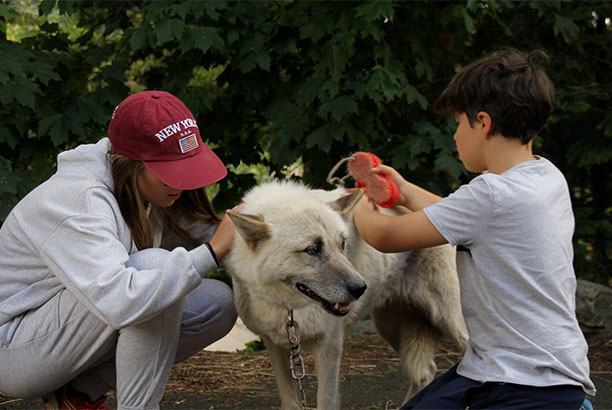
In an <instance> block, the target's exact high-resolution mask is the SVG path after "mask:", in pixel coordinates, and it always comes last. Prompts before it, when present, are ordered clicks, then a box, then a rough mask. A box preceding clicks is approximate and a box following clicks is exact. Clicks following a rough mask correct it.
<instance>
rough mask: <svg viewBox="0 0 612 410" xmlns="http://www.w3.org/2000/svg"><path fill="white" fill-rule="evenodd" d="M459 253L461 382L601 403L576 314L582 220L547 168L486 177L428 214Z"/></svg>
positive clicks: (523, 167) (536, 165)
mask: <svg viewBox="0 0 612 410" xmlns="http://www.w3.org/2000/svg"><path fill="white" fill-rule="evenodd" d="M424 212H425V214H426V215H427V217H428V218H429V220H430V221H431V222H432V223H433V225H434V226H435V227H436V229H438V231H439V232H440V233H441V234H442V235H443V236H444V237H445V238H446V240H448V242H449V243H451V244H452V245H456V246H457V270H458V273H459V281H460V284H461V305H462V309H463V315H464V317H465V322H466V324H467V327H468V331H469V334H470V340H469V343H468V348H467V351H466V353H465V356H464V358H463V360H462V361H461V363H460V365H459V368H458V373H459V374H460V375H462V376H465V377H468V378H470V379H473V380H477V381H481V382H485V381H492V382H508V383H516V384H522V385H530V386H553V385H564V384H570V385H580V386H582V387H583V389H584V391H585V392H586V393H587V394H591V395H593V394H594V393H595V387H594V385H593V383H592V381H591V380H590V378H589V362H588V358H587V350H588V346H587V343H586V341H585V339H584V336H583V334H582V332H581V330H580V327H579V325H578V321H577V319H576V313H575V307H576V306H575V294H576V277H575V274H574V269H573V265H572V261H573V247H572V235H573V232H574V215H573V212H572V206H571V201H570V195H569V190H568V187H567V182H566V181H565V178H564V177H563V174H562V173H561V172H560V171H559V170H558V169H557V168H556V167H555V166H554V165H553V164H552V163H551V162H550V161H548V160H546V159H544V158H541V157H538V159H537V160H533V161H528V162H523V163H521V164H519V165H517V166H515V167H513V168H511V169H510V170H508V171H506V172H504V173H503V174H501V175H496V174H491V173H487V174H482V175H479V176H478V177H476V178H474V179H473V180H472V181H471V182H470V183H469V184H467V185H464V186H462V187H461V188H459V189H458V190H457V191H456V192H454V193H453V194H451V195H450V196H448V197H447V198H444V199H442V200H441V201H440V202H438V203H436V204H435V205H432V206H430V207H427V208H425V209H424Z"/></svg>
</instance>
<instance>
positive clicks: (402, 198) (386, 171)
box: [372, 164, 408, 206]
mask: <svg viewBox="0 0 612 410" xmlns="http://www.w3.org/2000/svg"><path fill="white" fill-rule="evenodd" d="M372 172H373V173H375V174H379V175H382V176H385V177H387V178H389V179H390V180H391V181H393V182H395V185H397V188H398V189H399V198H398V200H397V205H404V204H405V203H406V201H407V200H408V198H407V195H406V193H405V187H406V184H408V181H406V180H405V179H404V177H402V176H401V175H400V173H399V172H397V171H396V170H395V168H393V167H390V166H388V165H383V164H380V165H378V166H376V167H375V168H372ZM404 206H405V205H404Z"/></svg>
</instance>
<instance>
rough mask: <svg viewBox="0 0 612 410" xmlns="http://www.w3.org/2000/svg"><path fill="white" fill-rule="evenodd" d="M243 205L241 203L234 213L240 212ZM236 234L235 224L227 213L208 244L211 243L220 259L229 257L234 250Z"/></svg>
mask: <svg viewBox="0 0 612 410" xmlns="http://www.w3.org/2000/svg"><path fill="white" fill-rule="evenodd" d="M243 205H244V204H243V203H240V204H239V205H237V206H235V207H234V208H232V211H236V212H238V211H240V209H241V208H242V207H243ZM235 234H236V227H235V226H234V223H233V222H232V220H231V219H230V217H229V215H227V213H226V214H225V215H223V218H221V222H220V223H219V226H218V227H217V230H216V231H215V234H214V235H213V237H212V238H211V240H210V241H209V242H208V243H210V246H212V248H213V250H214V252H215V254H216V255H217V257H218V258H219V259H223V257H224V256H225V255H227V254H228V253H229V251H230V250H231V249H232V244H233V243H234V235H235Z"/></svg>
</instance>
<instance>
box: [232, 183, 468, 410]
mask: <svg viewBox="0 0 612 410" xmlns="http://www.w3.org/2000/svg"><path fill="white" fill-rule="evenodd" d="M361 194H362V193H361V192H360V191H358V192H356V193H354V194H351V195H346V194H345V192H344V191H343V190H341V189H339V190H335V191H323V190H312V189H309V188H307V187H305V186H303V185H300V184H297V183H292V182H271V183H266V184H262V185H259V186H257V187H255V188H254V189H252V190H251V191H250V192H249V193H248V194H247V195H246V196H245V197H244V198H243V199H244V203H245V204H244V206H243V208H242V209H241V211H240V213H239V214H238V213H235V212H232V211H229V215H230V217H231V218H232V221H233V222H234V224H235V225H236V227H237V230H238V232H239V233H240V235H236V239H235V242H234V246H233V249H232V251H231V252H230V254H229V255H228V256H227V257H226V267H227V271H228V273H229V274H230V276H231V278H232V281H233V288H234V295H235V300H236V308H237V311H238V314H239V315H240V317H241V318H242V320H243V322H244V323H245V324H246V326H247V327H248V328H249V329H250V330H251V331H253V332H254V333H256V334H258V335H261V336H262V337H263V339H264V340H265V342H266V344H267V347H268V351H269V354H270V359H271V362H272V366H273V368H274V372H275V375H276V380H277V385H278V389H279V393H280V398H281V404H282V407H283V408H284V409H292V408H300V403H299V400H298V391H297V384H296V381H295V380H294V379H292V377H291V374H290V371H289V368H288V365H289V357H290V349H291V345H290V342H289V340H288V336H287V331H286V324H287V320H288V312H289V311H293V315H294V319H295V321H296V322H297V323H298V324H299V328H300V333H301V342H302V346H303V347H304V349H305V350H308V351H309V352H312V355H313V357H314V361H315V369H316V376H317V382H318V391H317V406H318V408H319V409H337V408H339V407H340V400H339V397H338V390H339V386H338V378H339V367H340V358H341V354H342V344H343V337H344V329H345V327H346V326H347V325H350V324H352V323H354V322H356V321H357V320H360V319H362V318H364V317H365V316H366V315H368V314H369V315H370V316H371V317H372V319H373V321H374V323H375V325H376V328H377V330H378V332H379V333H380V335H381V336H382V337H383V338H384V339H385V340H386V341H387V342H388V343H389V344H390V345H391V346H392V347H393V348H394V349H395V350H396V351H397V352H398V353H399V356H400V364H401V366H402V368H403V371H404V373H405V374H406V376H407V378H408V380H409V381H410V383H411V384H410V390H409V392H408V394H407V396H406V398H409V397H411V396H412V395H414V393H416V392H417V391H418V390H420V389H421V388H423V387H424V386H425V385H426V384H427V383H429V382H430V381H431V380H432V379H433V377H434V375H435V372H436V364H435V362H434V356H435V353H436V349H437V347H438V343H439V341H440V339H441V338H442V337H448V338H450V339H451V340H452V341H453V342H455V343H456V345H457V346H459V347H460V348H462V349H463V348H464V347H465V343H466V340H467V331H466V329H465V324H464V322H463V317H462V315H461V307H460V304H459V283H458V279H457V273H456V268H455V252H454V249H453V248H452V247H451V246H450V245H444V246H439V247H435V248H430V249H426V250H421V251H412V252H404V253H396V254H384V253H381V252H378V251H377V250H375V249H374V248H372V247H370V246H369V245H368V244H367V243H366V242H365V241H364V240H363V239H361V238H360V237H359V234H358V233H357V231H356V229H355V227H354V225H353V222H352V216H351V211H352V209H353V207H354V206H355V204H356V202H357V201H358V199H359V197H360V196H361ZM386 212H397V211H393V210H391V211H386ZM366 285H367V290H366V289H365V286H366ZM364 290H365V293H364ZM362 293H363V296H361V294H362ZM360 296H361V297H360ZM349 310H350V313H349Z"/></svg>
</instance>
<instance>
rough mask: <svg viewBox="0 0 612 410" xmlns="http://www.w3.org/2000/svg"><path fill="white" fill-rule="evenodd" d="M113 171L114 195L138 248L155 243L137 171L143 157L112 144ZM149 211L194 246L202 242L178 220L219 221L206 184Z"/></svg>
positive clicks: (111, 161)
mask: <svg viewBox="0 0 612 410" xmlns="http://www.w3.org/2000/svg"><path fill="white" fill-rule="evenodd" d="M108 156H109V158H110V164H111V175H112V177H113V181H114V183H115V197H116V198H117V202H118V203H119V209H121V214H122V215H123V219H124V220H125V222H126V224H127V226H128V229H129V230H130V235H131V236H132V240H133V241H134V243H135V245H136V247H137V248H138V249H139V250H142V249H147V248H151V247H152V246H153V227H152V225H151V220H150V219H149V215H148V213H147V205H146V204H145V201H144V199H143V198H142V196H141V195H140V191H139V190H138V180H137V179H138V175H139V174H140V173H141V172H142V171H143V170H144V164H143V163H142V162H140V161H137V160H133V159H130V158H127V157H125V156H123V155H120V154H118V153H117V152H116V151H114V150H113V149H112V148H111V149H110V150H109V152H108ZM149 212H150V213H153V212H154V213H156V214H157V215H158V216H159V218H160V220H161V221H162V222H163V223H164V225H165V226H166V228H168V229H169V230H170V231H172V232H174V233H175V234H176V235H178V236H179V237H180V238H181V239H183V240H184V241H185V242H186V243H187V244H189V245H190V246H192V247H196V246H199V245H200V244H201V242H200V241H199V240H198V239H196V238H195V237H194V236H193V235H191V234H190V233H189V232H187V231H186V230H185V229H182V228H181V227H180V226H179V224H178V219H179V217H181V216H184V217H187V218H190V219H197V220H205V221H208V222H209V223H213V224H218V223H219V221H220V219H219V217H218V216H217V214H216V212H215V210H214V208H213V206H212V204H211V202H210V200H209V199H208V195H207V194H206V190H205V189H204V188H199V189H194V190H190V191H184V192H183V193H182V194H181V196H180V198H179V199H178V200H176V202H175V203H174V204H173V205H172V206H170V207H168V208H160V207H157V206H154V205H151V209H150V211H149Z"/></svg>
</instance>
